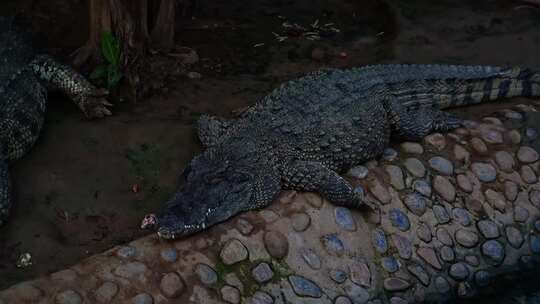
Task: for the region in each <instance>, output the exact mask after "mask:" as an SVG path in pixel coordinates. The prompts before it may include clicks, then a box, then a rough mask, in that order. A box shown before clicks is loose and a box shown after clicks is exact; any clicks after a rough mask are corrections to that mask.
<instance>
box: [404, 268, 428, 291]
mask: <svg viewBox="0 0 540 304" xmlns="http://www.w3.org/2000/svg"><path fill="white" fill-rule="evenodd" d="M407 270H408V271H409V272H410V273H411V274H412V275H414V276H415V277H416V278H417V279H418V280H419V281H420V283H422V284H423V285H424V286H428V285H429V273H427V271H426V270H425V269H424V267H422V266H420V265H418V264H412V265H409V266H407Z"/></svg>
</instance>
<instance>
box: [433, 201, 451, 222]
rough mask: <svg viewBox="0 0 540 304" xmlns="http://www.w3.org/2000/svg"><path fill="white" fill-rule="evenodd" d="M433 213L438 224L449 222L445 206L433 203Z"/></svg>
mask: <svg viewBox="0 0 540 304" xmlns="http://www.w3.org/2000/svg"><path fill="white" fill-rule="evenodd" d="M433 213H434V214H435V218H436V219H437V221H438V222H439V224H446V223H448V222H450V216H449V215H448V212H447V211H446V208H444V206H441V205H434V206H433Z"/></svg>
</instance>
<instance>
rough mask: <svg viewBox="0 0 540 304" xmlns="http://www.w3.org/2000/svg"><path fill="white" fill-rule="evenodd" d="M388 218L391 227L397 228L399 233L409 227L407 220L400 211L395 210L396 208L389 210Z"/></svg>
mask: <svg viewBox="0 0 540 304" xmlns="http://www.w3.org/2000/svg"><path fill="white" fill-rule="evenodd" d="M389 217H390V222H391V223H392V226H394V227H396V228H398V229H399V230H401V231H407V230H409V228H410V227H411V223H410V222H409V218H408V217H407V215H406V214H405V213H403V211H401V210H400V209H396V208H393V209H390V211H389Z"/></svg>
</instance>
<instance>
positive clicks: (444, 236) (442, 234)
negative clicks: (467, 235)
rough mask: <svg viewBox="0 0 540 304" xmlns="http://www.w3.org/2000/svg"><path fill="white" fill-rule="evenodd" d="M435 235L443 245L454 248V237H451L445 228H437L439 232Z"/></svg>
mask: <svg viewBox="0 0 540 304" xmlns="http://www.w3.org/2000/svg"><path fill="white" fill-rule="evenodd" d="M435 234H436V235H437V239H438V240H439V241H440V242H441V243H443V244H444V245H446V246H453V245H454V241H453V240H452V236H451V235H450V233H449V232H448V230H446V228H444V227H441V228H437V230H436V231H435Z"/></svg>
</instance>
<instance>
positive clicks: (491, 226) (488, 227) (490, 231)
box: [477, 220, 500, 239]
mask: <svg viewBox="0 0 540 304" xmlns="http://www.w3.org/2000/svg"><path fill="white" fill-rule="evenodd" d="M477 225H478V230H480V233H482V235H483V236H484V237H485V238H486V239H495V238H498V237H499V235H500V234H499V227H498V226H497V224H495V223H494V222H492V221H490V220H482V221H479V222H478V224H477Z"/></svg>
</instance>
